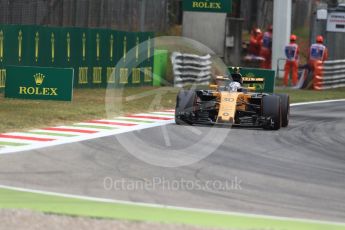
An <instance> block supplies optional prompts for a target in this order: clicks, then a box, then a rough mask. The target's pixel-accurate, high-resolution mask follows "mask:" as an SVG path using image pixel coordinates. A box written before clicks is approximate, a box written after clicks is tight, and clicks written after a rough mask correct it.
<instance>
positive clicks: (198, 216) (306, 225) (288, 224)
mask: <svg viewBox="0 0 345 230" xmlns="http://www.w3.org/2000/svg"><path fill="white" fill-rule="evenodd" d="M0 208H2V209H29V210H33V211H39V212H44V213H54V214H62V215H72V216H85V217H92V218H106V219H120V220H130V221H145V222H161V223H169V224H187V225H195V226H202V227H215V228H230V229H241V230H249V229H251V230H254V229H270V230H278V229H279V230H281V229H284V230H318V229H327V230H345V225H344V226H340V225H333V224H323V223H311V222H304V221H297V220H296V221H294V220H279V219H270V218H261V217H260V218H259V217H246V216H241V215H226V214H214V213H204V212H197V211H182V210H175V209H169V208H152V207H144V206H140V205H130V204H114V203H102V202H94V201H86V200H81V199H74V198H63V197H58V196H52V195H41V194H36V193H29V192H19V191H13V190H9V189H0Z"/></svg>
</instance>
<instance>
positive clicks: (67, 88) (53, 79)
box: [5, 66, 73, 101]
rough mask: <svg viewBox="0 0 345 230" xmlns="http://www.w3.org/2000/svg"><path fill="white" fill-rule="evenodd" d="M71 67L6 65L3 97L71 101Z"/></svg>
mask: <svg viewBox="0 0 345 230" xmlns="http://www.w3.org/2000/svg"><path fill="white" fill-rule="evenodd" d="M72 95H73V69H63V68H48V67H44V68H42V67H23V66H8V67H7V77H6V88H5V97H7V98H19V99H35V100H59V101H71V100H72Z"/></svg>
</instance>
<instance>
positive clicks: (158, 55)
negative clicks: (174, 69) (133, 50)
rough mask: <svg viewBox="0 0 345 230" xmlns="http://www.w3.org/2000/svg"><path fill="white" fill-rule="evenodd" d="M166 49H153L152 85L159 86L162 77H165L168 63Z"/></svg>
mask: <svg viewBox="0 0 345 230" xmlns="http://www.w3.org/2000/svg"><path fill="white" fill-rule="evenodd" d="M168 55H169V52H168V50H155V56H154V65H153V75H154V77H153V85H154V86H161V82H162V79H165V75H166V69H167V64H168Z"/></svg>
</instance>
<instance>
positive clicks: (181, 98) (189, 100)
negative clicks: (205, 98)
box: [175, 90, 196, 125]
mask: <svg viewBox="0 0 345 230" xmlns="http://www.w3.org/2000/svg"><path fill="white" fill-rule="evenodd" d="M195 100H196V93H195V91H194V90H180V92H179V93H178V94H177V97H176V107H175V123H176V124H177V125H183V124H189V125H191V124H193V121H192V118H191V116H192V113H193V111H194V105H195Z"/></svg>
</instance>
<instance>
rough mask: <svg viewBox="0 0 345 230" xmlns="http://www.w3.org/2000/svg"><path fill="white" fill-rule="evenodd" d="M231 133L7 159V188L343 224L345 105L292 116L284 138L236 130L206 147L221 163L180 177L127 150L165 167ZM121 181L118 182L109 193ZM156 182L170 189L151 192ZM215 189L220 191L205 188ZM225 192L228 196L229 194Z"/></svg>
mask: <svg viewBox="0 0 345 230" xmlns="http://www.w3.org/2000/svg"><path fill="white" fill-rule="evenodd" d="M225 129H227V128H226V127H217V128H212V127H193V128H190V127H185V126H177V125H168V126H165V127H163V128H162V127H156V128H151V129H146V130H141V131H136V132H134V133H127V134H121V136H120V139H119V138H116V137H114V136H113V137H105V138H100V139H94V140H89V141H84V142H79V143H72V144H66V145H61V146H55V147H51V148H45V149H40V150H35V151H30V152H25V153H16V154H8V155H0V185H7V186H15V187H22V188H30V189H37V190H45V191H53V192H61V193H68V194H76V195H85V196H94V197H104V198H113V199H120V200H128V201H135V202H147V203H158V204H166V205H175V206H183V207H193V208H207V209H216V210H225V211H234V212H245V213H253V214H264V215H277V216H287V217H297V218H311V219H318V220H328V221H340V222H343V221H344V220H345V102H333V103H324V104H311V105H303V106H296V107H293V108H292V111H291V118H290V126H289V127H288V128H286V129H281V130H280V131H263V130H261V129H254V128H249V129H243V128H232V129H229V132H228V133H226V136H225V137H224V138H225V140H224V142H222V144H220V145H219V146H211V145H212V143H213V142H212V143H209V146H206V145H205V144H204V146H202V148H209V147H215V149H216V150H215V152H214V153H213V154H211V155H209V156H207V157H206V158H204V159H202V160H200V161H198V162H196V163H193V164H191V165H186V166H182V167H173V168H167V167H160V166H154V165H152V164H148V163H145V162H143V161H142V160H139V159H137V158H136V157H134V156H133V155H135V153H134V154H133V153H132V154H130V153H128V151H127V149H125V148H124V147H123V145H122V144H121V143H124V140H128V142H129V143H132V145H133V146H134V147H135V146H137V145H138V144H140V143H146V145H147V146H150V147H153V148H155V149H156V150H157V151H155V153H154V154H159V155H160V156H159V157H164V156H167V155H168V154H171V151H164V149H166V150H178V149H180V150H182V149H186V148H188V146H191V145H193V144H194V143H200V140H201V139H202V138H203V137H205V136H206V137H207V135H208V134H209V133H210V132H211V131H210V130H213V131H219V132H222V131H224V130H225ZM133 136H135V138H133ZM138 140H141V141H138ZM139 142H140V143H139ZM198 148H200V146H199V147H196V150H195V151H197V149H198ZM137 150H138V154H141V150H142V151H145V147H143V146H137ZM177 152H178V151H177ZM194 154H197V153H194ZM193 156H195V155H193ZM193 156H192V157H193ZM168 157H169V156H167V159H169V158H168ZM170 157H171V156H170ZM106 178H107V179H106ZM114 181H117V182H119V181H120V182H119V183H117V184H116V185H117V187H116V188H115V187H113V188H110V185H111V182H114ZM138 181H139V182H142V183H144V182H145V183H147V184H148V185H147V187H145V188H146V189H144V188H143V187H140V186H139V187H138V186H137V187H136V188H135V189H134V188H133V187H130V186H129V187H124V186H123V185H124V184H126V185H131V183H132V182H138ZM158 181H160V182H162V181H164V183H166V184H165V185H164V186H163V185H162V183H161V184H159V185H158V184H157V185H156V186H151V187H150V186H149V185H150V182H153V183H158ZM181 181H182V182H181ZM186 181H187V182H186ZM208 181H213V182H215V181H217V182H216V183H215V184H213V185H212V186H210V187H207V188H205V187H203V189H200V187H198V186H199V185H200V186H206V183H208ZM104 182H106V183H108V184H104ZM175 182H176V183H175ZM169 183H171V184H170V186H171V187H169V188H167V184H169ZM174 183H175V184H174ZM188 183H189V185H188ZM226 183H228V184H227V185H228V187H226V189H224V187H221V186H222V185H224V184H226ZM229 183H230V184H229ZM231 183H233V184H231ZM139 185H140V184H139ZM145 185H146V184H145ZM197 185H198V186H197ZM208 185H209V184H208ZM119 186H120V188H119ZM229 186H230V187H229Z"/></svg>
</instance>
